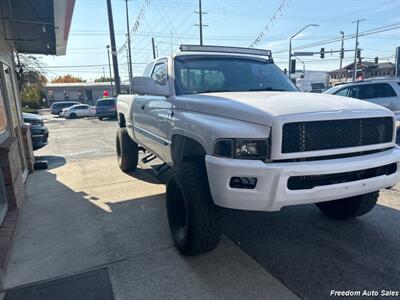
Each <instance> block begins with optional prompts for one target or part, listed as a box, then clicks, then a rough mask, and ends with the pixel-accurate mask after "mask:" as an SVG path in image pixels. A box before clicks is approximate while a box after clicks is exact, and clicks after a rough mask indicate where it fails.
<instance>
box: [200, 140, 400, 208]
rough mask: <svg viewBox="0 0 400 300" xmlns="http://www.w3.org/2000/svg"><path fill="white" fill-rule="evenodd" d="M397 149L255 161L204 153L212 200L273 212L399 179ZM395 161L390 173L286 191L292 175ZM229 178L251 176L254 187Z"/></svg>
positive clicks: (378, 187) (384, 185)
mask: <svg viewBox="0 0 400 300" xmlns="http://www.w3.org/2000/svg"><path fill="white" fill-rule="evenodd" d="M399 162H400V148H399V147H398V146H396V147H395V148H391V149H389V150H385V151H382V152H379V153H374V154H369V155H364V156H357V157H349V158H340V159H330V160H319V161H305V162H284V163H278V162H277V163H264V162H262V161H255V160H240V159H229V158H221V157H215V156H210V155H207V156H206V167H207V173H208V180H209V185H210V189H211V194H212V196H213V199H214V203H215V204H217V205H219V206H222V207H227V208H234V209H243V210H257V211H277V210H280V209H281V208H282V207H284V206H291V205H299V204H308V203H317V202H323V201H330V200H336V199H343V198H347V197H352V196H357V195H362V194H366V193H370V192H374V191H378V190H381V189H384V188H387V187H391V186H393V185H395V184H396V183H397V182H398V181H399V180H400V163H399ZM392 163H397V171H396V172H395V173H393V174H391V175H382V176H377V177H373V178H368V179H363V180H357V181H350V182H346V183H337V184H330V185H324V186H317V187H314V188H312V189H302V190H290V189H288V184H287V183H288V179H289V177H292V176H309V175H326V174H335V173H343V172H351V171H357V170H365V169H369V168H375V167H380V166H385V165H388V164H392ZM232 177H255V178H257V185H256V187H255V188H254V189H237V188H231V187H230V186H229V183H230V180H231V178H232Z"/></svg>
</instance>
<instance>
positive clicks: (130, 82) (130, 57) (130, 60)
mask: <svg viewBox="0 0 400 300" xmlns="http://www.w3.org/2000/svg"><path fill="white" fill-rule="evenodd" d="M125 10H126V31H127V39H128V74H129V87H128V90H129V93H131V84H132V78H133V75H132V53H131V33H130V30H129V11H128V0H125Z"/></svg>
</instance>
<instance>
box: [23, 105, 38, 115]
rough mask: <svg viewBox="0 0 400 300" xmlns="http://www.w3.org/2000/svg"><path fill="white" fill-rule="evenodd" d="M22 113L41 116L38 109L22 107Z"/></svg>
mask: <svg viewBox="0 0 400 300" xmlns="http://www.w3.org/2000/svg"><path fill="white" fill-rule="evenodd" d="M22 112H24V113H29V114H39V110H37V109H36V108H30V107H22Z"/></svg>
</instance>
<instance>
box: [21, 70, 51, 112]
mask: <svg viewBox="0 0 400 300" xmlns="http://www.w3.org/2000/svg"><path fill="white" fill-rule="evenodd" d="M46 83H47V78H46V76H44V75H43V74H42V73H41V72H40V71H35V70H28V71H24V72H23V73H22V75H21V76H20V98H21V102H22V106H24V107H25V106H29V107H30V108H40V107H41V106H42V98H43V97H44V93H43V87H44V86H45V85H46Z"/></svg>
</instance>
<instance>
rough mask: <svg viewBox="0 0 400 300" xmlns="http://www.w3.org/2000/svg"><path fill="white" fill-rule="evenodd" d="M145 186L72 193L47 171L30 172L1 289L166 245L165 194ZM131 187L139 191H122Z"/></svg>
mask: <svg viewBox="0 0 400 300" xmlns="http://www.w3.org/2000/svg"><path fill="white" fill-rule="evenodd" d="M146 184H147V185H148V186H149V185H150V184H149V183H142V182H140V183H138V182H137V181H136V183H135V181H132V182H126V181H124V182H121V183H111V184H107V183H104V184H103V185H98V186H94V187H88V188H76V189H71V188H70V187H69V186H67V185H65V184H63V183H62V182H60V181H59V179H58V178H57V176H56V175H55V174H52V173H51V172H50V171H38V172H35V175H34V176H31V177H29V180H28V182H27V186H26V199H25V202H24V205H23V208H22V210H21V211H20V216H19V221H18V227H17V232H16V236H15V241H14V244H13V248H12V252H11V257H10V261H9V264H8V270H7V273H6V276H5V278H4V281H3V284H4V286H3V287H0V291H1V288H5V289H9V288H12V287H16V286H21V285H24V284H28V283H32V282H38V281H41V280H47V279H50V278H55V277H58V276H64V275H68V274H75V273H77V272H81V271H82V270H88V269H91V268H93V267H97V266H101V265H104V264H109V263H113V262H115V261H121V260H124V259H127V258H128V257H134V256H135V255H136V254H140V253H143V252H151V251H156V250H159V249H165V248H169V247H171V246H172V245H173V243H172V240H171V238H170V235H169V229H168V224H167V221H166V216H165V209H164V201H163V198H164V194H163V193H161V192H160V191H159V190H160V189H154V190H150V192H147V190H146V186H145V185H146ZM130 187H132V188H133V189H135V188H136V189H138V188H139V190H137V192H136V191H135V192H134V193H133V192H132V191H131V192H130V193H128V192H126V193H123V191H128V189H129V188H130ZM83 190H84V191H85V192H83ZM127 195H129V196H127ZM136 195H137V196H136ZM124 197H125V198H124ZM96 202H101V204H105V205H106V206H108V207H110V208H111V209H110V211H107V210H105V209H102V205H101V204H98V203H96Z"/></svg>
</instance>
